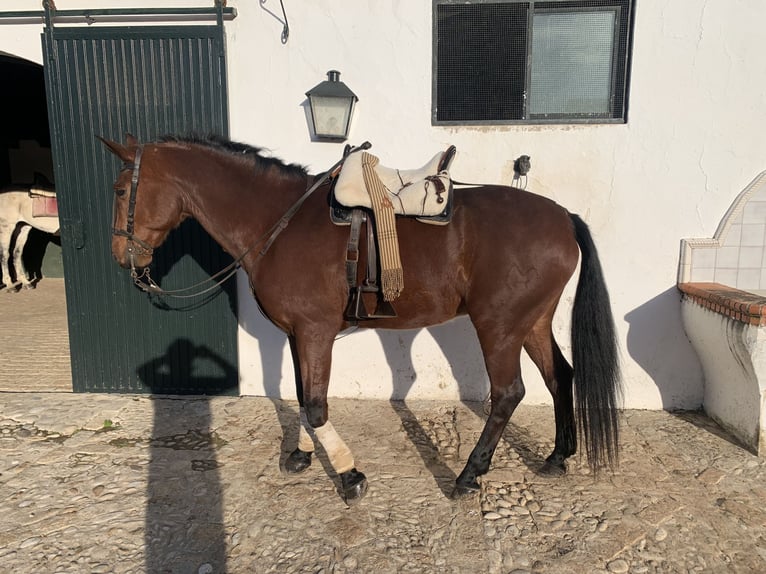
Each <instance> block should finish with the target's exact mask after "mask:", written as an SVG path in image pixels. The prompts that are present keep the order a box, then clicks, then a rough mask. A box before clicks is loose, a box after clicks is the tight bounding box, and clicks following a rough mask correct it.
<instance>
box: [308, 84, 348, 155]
mask: <svg viewBox="0 0 766 574" xmlns="http://www.w3.org/2000/svg"><path fill="white" fill-rule="evenodd" d="M306 97H308V99H309V104H310V105H311V121H312V123H313V127H314V135H316V137H317V138H318V139H324V140H334V141H344V140H345V139H346V138H347V137H348V129H349V127H350V126H351V115H352V114H353V113H354V104H355V103H356V102H357V101H358V100H359V98H357V97H356V95H355V94H354V92H352V91H351V90H349V89H348V86H346V84H344V83H343V82H341V81H340V72H339V71H338V70H330V71H329V72H327V79H326V80H325V81H324V82H322V83H321V84H318V85H316V86H314V87H313V88H311V89H310V90H309V91H308V92H306Z"/></svg>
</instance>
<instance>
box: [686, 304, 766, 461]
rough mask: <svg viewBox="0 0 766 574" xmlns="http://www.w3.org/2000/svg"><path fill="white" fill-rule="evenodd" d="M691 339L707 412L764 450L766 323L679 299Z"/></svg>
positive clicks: (745, 440)
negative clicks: (698, 361)
mask: <svg viewBox="0 0 766 574" xmlns="http://www.w3.org/2000/svg"><path fill="white" fill-rule="evenodd" d="M681 316H682V318H683V323H684V328H685V330H686V332H687V333H688V335H689V339H690V340H691V342H692V344H693V345H694V347H695V349H696V350H697V354H698V355H699V357H700V359H701V361H702V365H703V368H704V371H705V396H704V404H705V412H706V413H707V414H708V415H710V416H711V417H713V418H714V419H715V420H716V421H718V422H719V423H720V424H721V425H722V426H723V427H724V428H725V429H727V430H729V431H731V432H732V433H733V434H734V436H736V437H738V438H739V439H740V440H741V441H742V442H743V443H744V444H745V445H746V446H748V447H749V448H751V449H753V450H754V451H755V452H757V453H759V454H760V455H761V456H766V424H765V423H766V409H765V408H764V407H765V406H766V388H764V387H766V380H764V376H766V327H760V326H754V325H747V324H745V323H742V322H740V321H737V320H735V319H732V318H730V317H728V316H726V315H724V314H721V313H716V312H715V311H711V310H710V309H707V308H705V307H703V306H700V305H698V304H696V303H695V302H693V301H691V300H688V299H684V300H683V301H682V302H681Z"/></svg>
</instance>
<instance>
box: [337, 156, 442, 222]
mask: <svg viewBox="0 0 766 574" xmlns="http://www.w3.org/2000/svg"><path fill="white" fill-rule="evenodd" d="M442 155H443V154H442V152H439V153H437V154H436V155H435V156H434V157H433V159H432V160H431V161H429V162H428V163H427V164H426V165H425V166H423V167H422V168H421V169H414V170H398V169H393V168H389V167H383V166H381V165H377V166H375V171H376V173H377V174H378V177H379V178H380V181H381V182H382V184H383V186H384V187H385V189H386V192H387V197H388V199H389V200H390V201H391V204H392V205H393V206H394V213H395V214H396V215H410V216H416V217H422V216H434V215H440V214H441V213H443V212H444V211H445V209H446V207H447V204H448V203H449V202H448V199H449V197H448V196H449V195H450V194H451V191H452V186H451V181H450V177H449V173H447V172H446V171H442V172H438V169H439V162H440V161H441V158H442ZM434 179H438V180H440V182H441V185H439V184H438V183H437V182H436V181H434ZM334 195H335V200H336V201H337V202H338V203H340V204H341V205H345V206H346V207H366V208H368V209H370V208H372V201H371V200H370V196H369V194H368V193H367V189H366V187H365V184H364V177H363V172H362V154H361V153H352V154H351V155H349V156H348V157H347V158H346V161H345V162H344V163H343V167H342V169H341V172H340V174H339V175H338V179H337V181H336V183H335V190H334Z"/></svg>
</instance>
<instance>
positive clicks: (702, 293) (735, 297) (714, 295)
mask: <svg viewBox="0 0 766 574" xmlns="http://www.w3.org/2000/svg"><path fill="white" fill-rule="evenodd" d="M677 287H678V290H679V291H681V293H683V297H684V299H689V300H691V301H693V302H694V303H696V304H697V305H700V306H702V307H705V308H707V309H710V310H711V311H715V312H716V313H720V314H721V315H725V316H727V317H730V318H732V319H735V320H737V321H740V322H742V323H746V324H748V325H755V326H759V327H760V326H764V325H766V298H764V297H760V296H758V295H755V294H754V293H748V292H747V291H740V290H739V289H736V288H735V287H729V286H728V285H721V284H720V283H679V284H678V285H677Z"/></svg>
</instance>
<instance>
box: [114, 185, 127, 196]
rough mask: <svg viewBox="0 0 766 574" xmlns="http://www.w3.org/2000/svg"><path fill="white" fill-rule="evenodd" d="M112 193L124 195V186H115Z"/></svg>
mask: <svg viewBox="0 0 766 574" xmlns="http://www.w3.org/2000/svg"><path fill="white" fill-rule="evenodd" d="M114 193H115V194H116V195H117V197H122V196H123V195H125V188H124V187H115V188H114Z"/></svg>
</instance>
